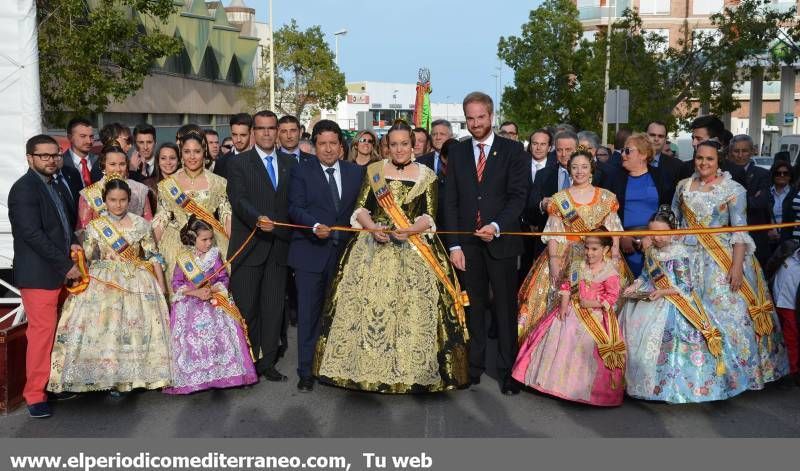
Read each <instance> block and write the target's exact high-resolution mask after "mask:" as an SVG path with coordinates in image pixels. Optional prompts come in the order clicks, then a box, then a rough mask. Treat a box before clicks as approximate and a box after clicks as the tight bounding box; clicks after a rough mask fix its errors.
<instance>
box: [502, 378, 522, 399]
mask: <svg viewBox="0 0 800 471" xmlns="http://www.w3.org/2000/svg"><path fill="white" fill-rule="evenodd" d="M519 390H520V385H519V383H518V382H517V381H516V380H515V379H514V378H512V377H511V376H506V379H505V380H503V387H501V388H500V392H502V393H503V394H505V395H506V396H514V395H516V394H519Z"/></svg>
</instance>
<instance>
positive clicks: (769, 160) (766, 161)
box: [753, 155, 775, 170]
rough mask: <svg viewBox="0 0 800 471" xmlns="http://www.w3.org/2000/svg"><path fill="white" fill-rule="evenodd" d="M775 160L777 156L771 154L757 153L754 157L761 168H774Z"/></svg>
mask: <svg viewBox="0 0 800 471" xmlns="http://www.w3.org/2000/svg"><path fill="white" fill-rule="evenodd" d="M774 161H775V158H774V157H772V156H770V155H756V156H754V157H753V162H754V163H755V164H756V165H757V166H759V167H761V168H765V169H767V170H769V169H771V168H772V164H773V162H774Z"/></svg>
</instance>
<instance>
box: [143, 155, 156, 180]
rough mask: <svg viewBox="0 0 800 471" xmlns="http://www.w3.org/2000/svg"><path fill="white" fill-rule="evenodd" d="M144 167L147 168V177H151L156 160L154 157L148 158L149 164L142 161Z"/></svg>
mask: <svg viewBox="0 0 800 471" xmlns="http://www.w3.org/2000/svg"><path fill="white" fill-rule="evenodd" d="M144 166H145V167H146V168H147V176H148V177H149V176H152V175H153V172H155V171H156V158H155V156H153V157H151V158H150V162H149V163H148V162H147V161H146V160H145V161H144Z"/></svg>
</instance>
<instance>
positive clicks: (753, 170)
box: [730, 134, 772, 266]
mask: <svg viewBox="0 0 800 471" xmlns="http://www.w3.org/2000/svg"><path fill="white" fill-rule="evenodd" d="M754 153H755V146H754V145H753V139H752V138H751V137H750V136H748V135H746V134H739V135H737V136H734V137H733V139H731V143H730V160H731V162H732V163H733V164H734V165H736V166H738V167H740V168H741V169H742V170H744V174H745V176H744V178H745V185H744V187H745V189H746V190H747V224H769V223H771V222H772V214H771V212H770V206H771V205H770V186H772V181H771V180H772V178H771V177H770V174H769V170H766V169H763V168H761V167H759V166H758V165H756V164H755V162H753V159H752V158H753V154H754ZM750 236H751V237H752V238H753V241H754V242H755V243H756V258H757V259H758V261H759V263H761V266H764V265H765V264H766V263H767V260H768V259H769V256H770V250H769V235H768V233H767V231H759V232H751V233H750Z"/></svg>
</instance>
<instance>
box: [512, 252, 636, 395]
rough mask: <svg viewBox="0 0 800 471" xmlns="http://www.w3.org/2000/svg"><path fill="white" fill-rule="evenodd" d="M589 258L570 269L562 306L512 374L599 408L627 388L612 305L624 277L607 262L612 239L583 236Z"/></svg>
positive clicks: (532, 338) (537, 330)
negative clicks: (621, 278)
mask: <svg viewBox="0 0 800 471" xmlns="http://www.w3.org/2000/svg"><path fill="white" fill-rule="evenodd" d="M583 244H584V248H585V252H584V253H585V259H583V260H575V261H573V263H572V264H571V265H570V267H569V271H568V276H569V279H568V280H566V281H564V282H563V283H562V284H561V289H560V291H559V295H560V298H561V302H560V304H559V306H557V307H556V308H555V309H553V310H552V311H551V312H550V313H548V314H547V315H546V316H544V318H542V320H541V321H540V322H539V323H538V325H536V326H534V328H533V331H532V332H531V334H530V335H529V336H528V337H527V339H526V340H525V342H524V343H523V345H522V346H521V347H520V350H519V354H518V355H517V361H516V363H515V364H514V369H513V373H512V374H513V376H514V379H516V380H517V381H519V382H521V383H524V384H525V385H527V386H530V387H532V388H534V389H536V390H538V391H541V392H543V393H546V394H550V395H553V396H556V397H560V398H562V399H567V400H570V401H575V402H582V403H585V404H592V405H596V406H618V405H620V404H622V395H623V393H624V392H625V384H624V382H623V378H624V372H625V344H624V342H623V340H622V339H623V336H622V333H621V332H620V328H619V323H618V322H617V315H616V313H615V312H614V304H615V303H616V302H617V298H618V297H619V292H620V275H619V274H618V273H617V271H616V270H615V269H614V267H613V264H612V263H610V262H607V261H606V258H607V257H608V255H609V251H610V248H611V245H612V240H611V238H610V237H598V236H589V237H586V238H585V239H584V242H583Z"/></svg>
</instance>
